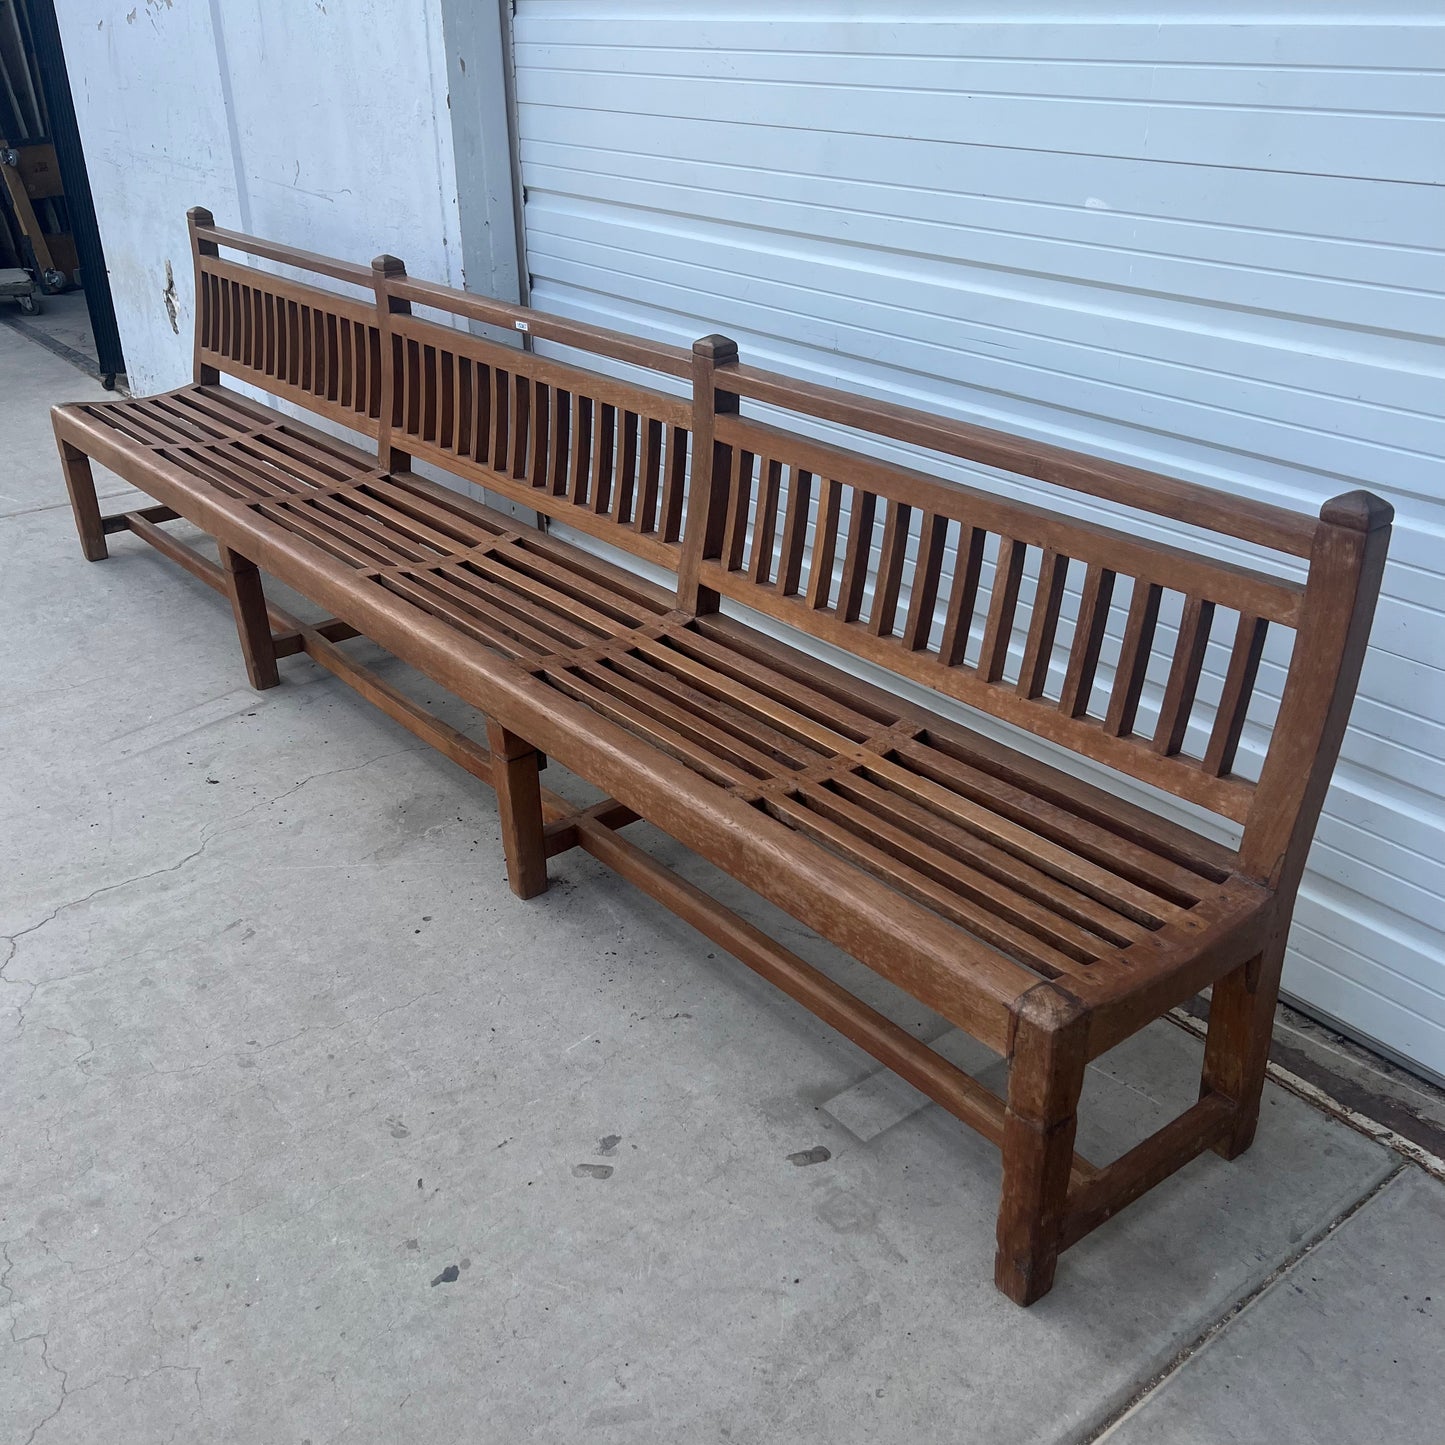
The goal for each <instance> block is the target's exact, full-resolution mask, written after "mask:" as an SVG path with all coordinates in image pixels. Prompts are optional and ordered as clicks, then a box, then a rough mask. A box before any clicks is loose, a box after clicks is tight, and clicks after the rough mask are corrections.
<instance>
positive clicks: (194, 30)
mask: <svg viewBox="0 0 1445 1445" xmlns="http://www.w3.org/2000/svg"><path fill="white" fill-rule="evenodd" d="M57 10H58V12H59V16H60V28H61V36H62V40H63V43H64V47H65V58H66V64H67V66H68V67H69V70H70V78H71V86H72V89H73V91H74V94H75V109H76V114H77V117H78V119H79V123H80V134H81V140H82V144H83V146H84V149H85V158H86V165H87V168H88V170H89V172H90V183H91V189H92V190H93V192H94V194H95V207H96V213H97V216H98V218H99V222H100V234H101V240H102V242H103V243H104V246H105V253H106V259H107V262H108V264H109V268H110V278H111V289H112V292H113V293H114V296H115V309H116V316H117V319H118V321H119V323H120V335H121V343H122V345H123V346H124V348H125V356H126V365H127V368H128V374H129V378H130V382H131V385H132V387H133V389H134V390H136V391H137V392H146V391H154V390H158V389H161V388H164V387H171V386H178V385H181V384H182V383H184V382H186V381H188V380H189V379H190V373H191V334H192V328H191V323H192V319H193V296H192V286H191V266H190V252H189V247H188V243H187V239H186V221H185V213H186V209H187V207H189V206H194V205H204V206H208V207H210V209H211V210H212V211H213V212H214V213H215V216H216V220H217V222H218V223H219V224H220V225H222V226H230V227H233V228H235V229H237V230H242V231H251V232H253V233H255V234H258V235H262V236H270V237H275V238H277V239H280V240H284V241H286V242H288V243H290V244H292V245H297V246H301V247H304V248H307V249H310V250H315V251H322V252H326V253H329V254H332V255H336V256H343V257H346V258H348V259H353V260H357V261H361V262H367V261H370V259H371V257H372V256H374V255H375V254H377V253H378V252H380V251H390V252H392V253H394V254H395V255H398V256H400V257H402V258H403V260H405V261H406V263H407V266H408V269H409V270H410V271H411V272H412V273H413V274H414V275H417V276H423V277H426V278H428V279H431V280H438V281H450V282H459V281H460V279H461V269H460V254H459V234H460V233H459V221H458V211H457V183H456V175H455V165H454V162H453V155H452V138H451V137H452V132H451V124H450V119H449V116H448V111H447V66H446V53H445V49H444V46H443V39H442V23H441V5H440V0H224V3H222V0H63V3H61V4H60V5H58V6H57ZM167 263H169V264H170V266H171V268H172V274H173V276H174V282H175V304H176V309H177V318H176V327H175V328H173V327H172V324H171V319H170V315H169V312H168V308H167V305H166V297H165V291H166V283H167V272H166V266H167Z"/></svg>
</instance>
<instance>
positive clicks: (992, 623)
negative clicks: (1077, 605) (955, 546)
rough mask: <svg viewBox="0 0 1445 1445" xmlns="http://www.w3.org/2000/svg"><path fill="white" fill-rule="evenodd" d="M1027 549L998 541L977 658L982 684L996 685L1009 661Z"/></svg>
mask: <svg viewBox="0 0 1445 1445" xmlns="http://www.w3.org/2000/svg"><path fill="white" fill-rule="evenodd" d="M1027 555H1028V547H1027V546H1026V544H1025V543H1023V542H1016V541H1015V540H1014V539H1013V538H1012V537H1000V538H999V541H998V565H997V566H996V567H995V569H994V574H993V591H992V593H991V594H990V596H989V601H988V621H987V622H986V623H985V624H984V629H983V648H982V650H981V651H980V653H979V657H978V675H979V676H980V677H981V678H982V679H983V680H984V681H985V682H997V681H998V680H999V678H1001V677H1002V676H1003V670H1004V664H1005V663H1006V662H1007V661H1008V649H1009V643H1010V641H1011V640H1012V638H1013V625H1014V613H1015V612H1016V611H1017V610H1018V602H1019V585H1020V583H1022V581H1023V576H1024V561H1025V559H1026V557H1027Z"/></svg>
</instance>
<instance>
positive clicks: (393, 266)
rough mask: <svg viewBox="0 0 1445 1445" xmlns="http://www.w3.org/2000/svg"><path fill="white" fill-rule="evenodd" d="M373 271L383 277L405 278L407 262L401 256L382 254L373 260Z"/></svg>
mask: <svg viewBox="0 0 1445 1445" xmlns="http://www.w3.org/2000/svg"><path fill="white" fill-rule="evenodd" d="M371 269H372V270H373V271H376V272H378V273H380V274H381V275H383V276H405V275H406V262H405V261H403V260H402V259H401V257H400V256H389V255H387V254H386V253H385V252H382V254H381V255H380V256H376V257H374V258H373V259H372V262H371Z"/></svg>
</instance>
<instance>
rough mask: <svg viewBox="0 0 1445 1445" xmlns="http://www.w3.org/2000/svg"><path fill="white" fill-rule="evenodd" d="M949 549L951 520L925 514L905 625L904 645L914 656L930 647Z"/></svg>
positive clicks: (929, 513) (919, 537)
mask: <svg viewBox="0 0 1445 1445" xmlns="http://www.w3.org/2000/svg"><path fill="white" fill-rule="evenodd" d="M947 545H948V519H947V518H946V517H936V516H934V515H933V513H931V512H925V513H924V514H923V525H922V527H921V528H920V530H919V535H918V561H917V563H916V564H915V565H914V568H913V587H912V590H911V592H910V594H909V598H908V616H907V619H906V620H905V622H904V624H903V645H904V646H905V647H906V648H907V649H908V650H909V651H910V652H921V651H922V650H923V649H924V648H926V647H927V646H928V639H929V637H930V636H931V635H932V632H933V613H934V609H935V608H936V607H937V606H938V583H939V579H940V578H941V577H942V575H943V553H944V549H945V548H946V547H947Z"/></svg>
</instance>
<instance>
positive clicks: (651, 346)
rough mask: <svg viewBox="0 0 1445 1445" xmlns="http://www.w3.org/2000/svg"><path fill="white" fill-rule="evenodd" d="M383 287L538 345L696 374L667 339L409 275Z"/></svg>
mask: <svg viewBox="0 0 1445 1445" xmlns="http://www.w3.org/2000/svg"><path fill="white" fill-rule="evenodd" d="M385 288H386V294H387V295H389V296H393V297H395V298H396V299H397V300H398V301H406V302H409V303H415V304H416V305H418V306H430V307H431V308H433V309H434V310H437V311H445V312H448V313H450V314H451V315H453V316H459V317H461V318H462V319H464V320H467V321H480V322H482V323H483V324H484V325H487V326H500V327H501V328H502V329H503V330H506V331H518V332H521V333H523V334H524V335H528V336H531V337H532V339H533V340H534V341H552V342H555V343H556V344H557V345H559V346H570V347H574V348H576V349H577V350H579V351H590V352H592V353H593V354H594V355H596V356H607V357H611V358H612V360H614V361H622V362H626V363H627V364H628V365H630V366H642V367H646V368H647V369H648V370H649V371H656V372H660V373H662V374H664V375H667V376H680V377H689V376H691V375H692V353H691V352H690V351H688V350H686V349H685V348H684V347H681V346H669V345H668V344H667V343H666V342H664V341H649V340H648V339H647V338H645V337H641V336H629V335H627V333H626V332H623V331H609V330H608V329H607V328H606V327H605V326H593V325H591V324H590V323H588V322H586V321H573V320H572V319H571V318H570V317H567V316H554V315H552V314H551V313H550V312H546V311H534V310H532V308H531V307H530V306H514V305H512V304H511V303H510V302H508V301H496V300H493V299H492V298H491V297H490V296H478V295H476V294H475V293H474V292H471V291H458V290H456V289H455V288H454V287H451V286H441V285H438V284H437V283H436V282H435V281H418V280H416V279H415V278H414V277H411V276H394V277H387V278H386V281H385Z"/></svg>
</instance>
